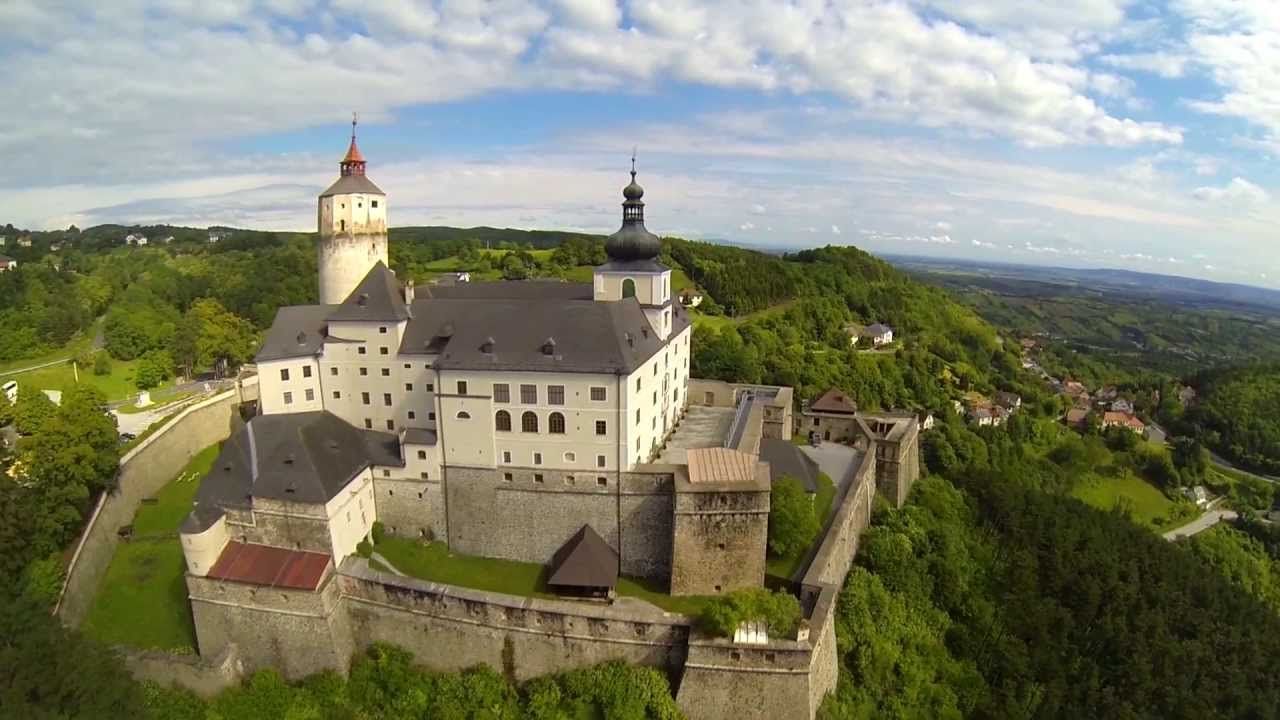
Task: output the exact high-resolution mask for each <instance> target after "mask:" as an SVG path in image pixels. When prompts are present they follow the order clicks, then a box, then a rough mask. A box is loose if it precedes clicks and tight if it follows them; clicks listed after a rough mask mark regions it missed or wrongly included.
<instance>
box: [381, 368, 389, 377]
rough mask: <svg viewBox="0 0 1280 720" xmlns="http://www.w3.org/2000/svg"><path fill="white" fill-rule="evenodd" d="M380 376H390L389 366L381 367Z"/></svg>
mask: <svg viewBox="0 0 1280 720" xmlns="http://www.w3.org/2000/svg"><path fill="white" fill-rule="evenodd" d="M382 377H391V368H382Z"/></svg>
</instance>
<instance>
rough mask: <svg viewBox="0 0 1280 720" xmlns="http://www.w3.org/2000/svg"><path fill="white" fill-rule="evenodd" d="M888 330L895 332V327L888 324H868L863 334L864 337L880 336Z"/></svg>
mask: <svg viewBox="0 0 1280 720" xmlns="http://www.w3.org/2000/svg"><path fill="white" fill-rule="evenodd" d="M887 332H893V328H891V327H889V326H888V325H883V324H881V323H876V324H874V325H868V326H867V327H865V328H863V330H862V336H863V337H879V336H881V335H883V334H885V333H887Z"/></svg>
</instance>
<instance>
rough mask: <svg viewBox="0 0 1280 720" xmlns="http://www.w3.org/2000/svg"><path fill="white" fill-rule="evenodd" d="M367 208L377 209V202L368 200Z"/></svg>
mask: <svg viewBox="0 0 1280 720" xmlns="http://www.w3.org/2000/svg"><path fill="white" fill-rule="evenodd" d="M369 207H378V201H377V200H370V201H369Z"/></svg>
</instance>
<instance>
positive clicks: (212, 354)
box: [174, 298, 257, 376]
mask: <svg viewBox="0 0 1280 720" xmlns="http://www.w3.org/2000/svg"><path fill="white" fill-rule="evenodd" d="M256 335H257V334H256V333H255V332H254V329H253V326H252V325H251V324H249V323H248V322H247V321H245V320H244V319H242V318H240V317H239V316H237V315H236V314H235V313H232V312H230V311H229V310H227V309H226V308H224V307H223V306H222V304H221V303H219V302H218V301H217V300H213V299H210V298H205V299H201V300H197V301H195V302H194V303H193V304H192V305H191V309H190V310H188V311H187V313H186V315H184V316H183V318H182V322H181V323H180V324H179V325H178V330H177V333H176V334H175V338H174V357H175V358H177V360H178V363H179V364H180V365H181V366H182V367H183V368H184V369H185V371H186V374H187V375H188V376H191V375H193V374H194V371H195V369H196V368H197V367H207V368H214V369H215V370H218V371H221V370H223V369H230V368H234V367H239V366H240V364H242V363H244V362H245V361H247V360H248V359H250V358H251V357H253V345H254V342H255V339H256Z"/></svg>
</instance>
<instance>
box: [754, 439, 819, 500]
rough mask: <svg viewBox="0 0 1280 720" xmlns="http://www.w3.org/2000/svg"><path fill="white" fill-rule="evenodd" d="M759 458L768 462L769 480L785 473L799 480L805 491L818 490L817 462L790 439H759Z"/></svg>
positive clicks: (775, 479) (780, 476)
mask: <svg viewBox="0 0 1280 720" xmlns="http://www.w3.org/2000/svg"><path fill="white" fill-rule="evenodd" d="M760 459H761V460H763V461H765V462H767V463H769V480H770V481H771V482H777V481H778V480H779V479H781V478H782V477H783V476H784V475H785V476H787V477H793V478H795V479H796V480H799V481H800V484H801V485H803V486H804V490H805V492H809V493H816V492H818V472H819V470H818V463H816V462H814V461H813V458H811V457H809V456H808V455H806V454H805V453H804V451H803V450H801V449H800V448H798V447H796V446H795V444H793V443H792V442H791V441H789V440H779V439H777V438H764V439H763V440H761V441H760Z"/></svg>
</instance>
